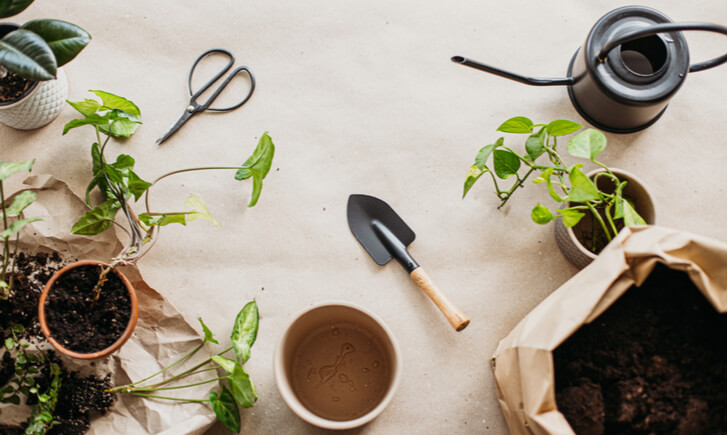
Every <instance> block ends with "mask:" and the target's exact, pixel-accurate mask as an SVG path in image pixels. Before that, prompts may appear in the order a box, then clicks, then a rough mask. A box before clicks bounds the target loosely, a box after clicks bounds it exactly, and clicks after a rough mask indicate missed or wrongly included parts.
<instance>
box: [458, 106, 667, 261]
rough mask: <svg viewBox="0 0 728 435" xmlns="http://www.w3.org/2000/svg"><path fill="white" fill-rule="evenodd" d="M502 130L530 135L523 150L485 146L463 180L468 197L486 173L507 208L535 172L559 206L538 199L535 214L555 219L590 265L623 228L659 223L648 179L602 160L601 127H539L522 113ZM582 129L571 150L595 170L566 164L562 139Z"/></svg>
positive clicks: (571, 253) (571, 252)
mask: <svg viewBox="0 0 728 435" xmlns="http://www.w3.org/2000/svg"><path fill="white" fill-rule="evenodd" d="M580 130H581V131H580ZM497 131H501V132H504V133H513V134H523V135H527V137H526V140H525V143H524V148H525V153H524V154H520V153H518V152H516V151H514V150H513V149H512V148H510V147H509V146H507V145H506V144H505V138H504V137H500V138H498V140H496V141H495V142H494V143H492V144H489V145H486V146H484V147H483V148H481V149H480V151H479V152H478V154H477V155H476V156H475V163H474V164H473V165H472V166H471V167H470V170H469V171H468V174H467V176H466V178H465V184H464V186H463V198H464V197H465V195H467V193H468V192H469V191H470V189H471V188H472V187H473V185H474V184H475V182H476V181H478V180H479V179H480V178H481V177H482V176H484V175H486V174H488V176H489V177H490V179H491V180H492V182H493V186H494V187H495V193H496V196H497V197H498V199H499V200H500V205H499V206H498V208H501V207H503V206H504V205H505V204H506V203H507V202H508V200H509V199H510V198H511V196H512V195H513V194H514V193H515V192H516V191H517V190H518V189H519V188H520V187H523V185H524V183H525V182H526V181H527V180H528V179H529V177H530V176H532V175H534V176H535V178H534V179H533V183H537V184H543V185H544V186H545V188H546V190H547V193H548V195H549V197H550V198H551V199H552V200H553V201H555V202H556V204H557V205H558V206H559V207H558V208H556V209H552V208H549V207H546V206H544V205H542V204H541V203H538V204H536V206H535V207H534V208H533V210H532V211H531V218H532V220H533V221H534V222H535V223H537V224H541V225H545V224H547V223H549V222H551V221H553V220H555V221H556V241H557V243H558V246H559V248H560V249H561V252H562V253H563V254H564V256H565V257H566V258H567V259H568V260H569V261H571V262H572V263H573V264H574V265H575V266H577V267H580V268H581V267H584V266H586V265H587V264H589V263H590V262H591V261H592V260H593V259H594V258H595V257H596V255H597V254H598V253H599V251H601V250H602V249H603V248H604V247H605V246H606V245H607V244H608V243H609V242H610V241H611V240H612V239H613V238H614V237H615V236H616V235H617V233H618V232H619V231H620V230H621V229H622V228H623V227H625V226H634V225H646V224H653V223H654V218H655V217H654V214H655V212H654V206H653V204H652V200H651V198H650V196H649V194H648V193H647V190H646V189H645V188H644V184H643V183H642V182H640V181H639V179H638V178H637V177H636V176H634V175H632V174H630V173H629V172H627V171H623V170H620V169H613V168H609V167H607V166H606V165H604V164H603V163H601V162H599V161H597V160H596V158H597V157H598V156H599V154H601V152H602V151H603V150H604V148H605V147H606V145H607V138H606V136H605V135H604V133H602V132H601V131H599V130H595V129H593V128H587V129H584V127H583V126H582V125H579V124H577V123H576V122H573V121H568V120H563V119H559V120H555V121H552V122H550V123H548V124H534V123H533V121H531V120H530V119H528V118H526V117H523V116H517V117H514V118H511V119H509V120H507V121H506V122H504V123H503V124H501V125H500V126H499V127H498V129H497ZM579 131H580V132H579ZM576 132H579V133H578V134H576V135H574V136H572V137H571V139H570V140H569V142H568V143H567V145H566V151H567V153H568V154H570V155H571V156H573V157H576V158H580V159H586V160H587V161H589V162H591V163H593V164H594V165H596V167H597V168H596V169H595V170H593V171H591V172H588V173H585V172H584V171H582V167H583V165H584V163H576V164H571V165H568V164H567V163H566V161H565V159H564V156H563V155H562V154H561V152H560V151H559V150H558V147H557V138H559V137H563V136H568V135H571V134H574V133H576ZM498 180H509V181H510V185H508V186H505V187H504V186H502V183H503V182H502V181H501V182H500V183H501V184H499V181H498Z"/></svg>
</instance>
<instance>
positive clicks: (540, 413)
mask: <svg viewBox="0 0 728 435" xmlns="http://www.w3.org/2000/svg"><path fill="white" fill-rule="evenodd" d="M658 262H659V263H663V264H665V265H667V266H668V267H670V268H672V269H676V270H682V271H684V272H687V273H688V275H689V276H690V278H691V280H692V281H693V282H694V283H695V285H696V286H697V287H698V289H700V291H701V292H702V293H703V295H705V297H706V298H707V299H708V300H709V301H710V303H711V304H712V305H713V306H714V307H715V309H716V310H718V311H719V312H721V313H725V312H726V246H725V245H724V244H722V243H719V242H716V241H714V240H710V239H706V238H704V237H700V236H696V235H693V234H689V233H685V232H679V231H675V230H670V229H667V228H662V227H655V226H653V227H640V228H627V229H625V230H623V231H622V232H621V233H620V234H619V236H618V237H617V238H616V239H615V240H614V241H613V242H612V243H611V244H609V246H607V247H606V248H605V249H604V251H602V253H601V255H599V257H597V259H596V260H595V261H594V262H593V263H592V264H591V265H589V266H588V267H587V268H585V269H583V270H582V271H581V272H579V273H578V274H577V275H576V276H574V277H573V278H572V279H570V280H569V281H567V282H566V283H565V284H564V285H562V286H561V287H559V288H558V289H557V290H556V291H555V292H554V293H552V294H551V295H550V296H549V297H547V298H546V299H545V300H544V301H543V302H542V303H541V304H539V305H538V306H537V307H536V308H535V309H533V311H531V312H530V313H529V314H528V315H527V316H526V317H525V318H524V319H523V320H521V322H520V323H519V324H518V325H516V327H515V328H514V329H513V331H511V333H510V334H508V336H507V337H506V338H504V339H503V340H501V342H500V343H499V344H498V348H497V349H496V351H495V354H494V355H493V358H492V365H493V371H494V373H495V380H496V384H497V392H498V401H499V402H500V404H501V408H502V409H503V413H504V414H505V418H506V422H507V423H508V428H509V429H510V431H511V433H513V434H564V433H573V431H572V429H571V427H570V426H569V423H568V422H567V421H566V419H565V418H564V416H563V415H562V414H561V413H560V412H559V410H558V409H557V408H556V396H555V390H554V367H553V358H552V355H551V352H552V351H553V350H554V349H555V348H557V347H558V346H559V345H560V344H561V343H563V342H564V341H565V340H566V339H567V338H569V337H570V336H571V335H572V334H573V333H574V332H575V331H576V330H577V329H579V328H580V327H581V326H582V325H584V324H587V323H590V322H592V321H593V320H594V319H596V318H597V317H599V315H600V314H602V313H603V312H604V311H605V310H606V309H607V308H609V307H610V306H611V305H612V303H614V302H615V301H616V300H617V299H618V298H619V297H621V296H622V295H623V294H624V293H625V292H626V291H627V290H628V289H629V288H630V287H631V286H633V285H637V286H639V285H641V284H642V283H643V282H644V281H645V280H646V279H647V277H648V276H649V274H650V272H651V271H652V269H653V268H654V266H655V265H656V264H657V263H658Z"/></svg>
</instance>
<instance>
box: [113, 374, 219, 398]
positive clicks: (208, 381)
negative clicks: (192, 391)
mask: <svg viewBox="0 0 728 435" xmlns="http://www.w3.org/2000/svg"><path fill="white" fill-rule="evenodd" d="M223 379H228V376H221V377H218V378H214V379H208V380H206V381H201V382H195V383H194V384H187V385H179V386H177V387H163V388H151V387H137V388H134V389H133V390H132V394H133V393H136V392H139V391H165V390H179V389H182V388H189V387H196V386H198V385H205V384H209V383H211V382H217V381H221V380H223ZM122 393H123V391H122Z"/></svg>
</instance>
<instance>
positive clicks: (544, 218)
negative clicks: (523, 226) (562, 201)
mask: <svg viewBox="0 0 728 435" xmlns="http://www.w3.org/2000/svg"><path fill="white" fill-rule="evenodd" d="M553 219H554V215H553V213H551V210H549V209H548V208H546V207H544V206H542V205H541V204H536V207H534V208H533V210H531V220H533V221H534V222H536V223H537V224H539V225H546V224H547V223H549V222H551V221H552V220H553Z"/></svg>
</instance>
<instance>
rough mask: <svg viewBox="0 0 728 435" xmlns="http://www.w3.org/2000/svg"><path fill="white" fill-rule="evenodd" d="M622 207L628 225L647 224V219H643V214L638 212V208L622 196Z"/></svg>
mask: <svg viewBox="0 0 728 435" xmlns="http://www.w3.org/2000/svg"><path fill="white" fill-rule="evenodd" d="M622 207H624V218H623V219H624V224H625V225H626V226H628V227H629V226H633V225H647V222H645V220H644V219H642V216H640V215H639V213H637V210H635V209H634V207H632V204H630V203H629V201H627V200H626V199H624V198H622Z"/></svg>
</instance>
